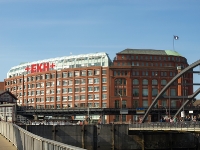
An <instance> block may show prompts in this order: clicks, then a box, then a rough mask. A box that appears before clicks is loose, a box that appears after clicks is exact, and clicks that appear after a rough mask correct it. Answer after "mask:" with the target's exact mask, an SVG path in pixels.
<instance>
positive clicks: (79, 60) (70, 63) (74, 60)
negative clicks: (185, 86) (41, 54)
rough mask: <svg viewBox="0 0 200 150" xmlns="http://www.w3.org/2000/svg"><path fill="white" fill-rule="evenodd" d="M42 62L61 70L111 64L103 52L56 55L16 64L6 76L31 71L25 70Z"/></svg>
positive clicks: (53, 68) (19, 74) (24, 73)
mask: <svg viewBox="0 0 200 150" xmlns="http://www.w3.org/2000/svg"><path fill="white" fill-rule="evenodd" d="M43 63H49V64H50V65H52V64H53V65H54V67H52V68H50V70H62V69H67V68H81V67H91V66H102V67H108V66H110V65H111V63H112V61H111V60H110V58H109V56H108V54H107V53H105V52H99V53H90V54H80V55H71V56H63V57H56V58H50V59H44V60H38V61H34V62H27V63H21V64H20V65H18V66H14V67H12V68H11V69H10V70H9V71H8V73H7V78H9V77H14V76H21V75H27V74H29V73H31V72H30V71H28V70H26V68H27V67H28V66H31V65H33V64H36V65H37V64H43ZM41 66H42V65H41ZM36 67H37V66H36ZM41 68H42V67H41Z"/></svg>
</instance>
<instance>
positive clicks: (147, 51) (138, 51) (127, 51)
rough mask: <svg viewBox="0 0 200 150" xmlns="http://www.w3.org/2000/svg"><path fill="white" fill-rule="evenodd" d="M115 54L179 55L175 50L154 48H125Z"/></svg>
mask: <svg viewBox="0 0 200 150" xmlns="http://www.w3.org/2000/svg"><path fill="white" fill-rule="evenodd" d="M117 54H145V55H175V56H180V54H179V53H177V52H176V51H171V50H154V49H125V50H123V51H121V52H119V53H117Z"/></svg>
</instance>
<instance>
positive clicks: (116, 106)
mask: <svg viewBox="0 0 200 150" xmlns="http://www.w3.org/2000/svg"><path fill="white" fill-rule="evenodd" d="M115 108H120V107H119V100H115Z"/></svg>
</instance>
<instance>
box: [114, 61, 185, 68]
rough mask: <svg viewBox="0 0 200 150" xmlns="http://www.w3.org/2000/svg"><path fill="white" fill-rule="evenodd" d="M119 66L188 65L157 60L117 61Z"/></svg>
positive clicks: (183, 66)
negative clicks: (158, 61)
mask: <svg viewBox="0 0 200 150" xmlns="http://www.w3.org/2000/svg"><path fill="white" fill-rule="evenodd" d="M116 65H117V66H145V67H174V66H175V67H178V66H181V67H182V68H185V67H187V65H186V64H173V63H162V62H161V63H156V62H154V63H153V62H151V63H150V62H117V64H116Z"/></svg>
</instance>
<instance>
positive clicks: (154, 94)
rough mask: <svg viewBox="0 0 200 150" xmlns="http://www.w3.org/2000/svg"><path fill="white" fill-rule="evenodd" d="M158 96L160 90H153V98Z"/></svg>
mask: <svg viewBox="0 0 200 150" xmlns="http://www.w3.org/2000/svg"><path fill="white" fill-rule="evenodd" d="M157 95H158V89H155V88H153V89H152V96H157Z"/></svg>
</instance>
